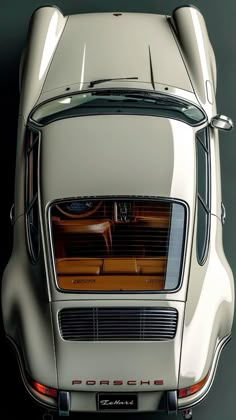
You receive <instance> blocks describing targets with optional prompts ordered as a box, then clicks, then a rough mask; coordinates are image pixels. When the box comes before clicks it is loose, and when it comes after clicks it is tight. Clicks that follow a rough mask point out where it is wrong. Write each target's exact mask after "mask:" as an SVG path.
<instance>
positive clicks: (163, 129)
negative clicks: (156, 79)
mask: <svg viewBox="0 0 236 420" xmlns="http://www.w3.org/2000/svg"><path fill="white" fill-rule="evenodd" d="M194 138H195V130H194V129H193V127H191V126H189V125H187V124H185V123H183V122H180V121H177V120H171V119H168V118H162V117H150V116H142V115H138V116H137V115H93V116H83V117H74V118H67V119H63V120H58V121H55V122H52V123H50V124H48V125H46V126H45V127H43V128H42V138H41V182H40V185H41V189H42V190H41V199H42V200H41V201H42V205H43V207H45V206H46V205H47V204H48V203H50V202H51V201H53V200H56V199H61V198H66V197H68V198H69V197H82V196H83V197H84V196H156V197H157V196H158V197H167V198H175V199H181V200H184V201H186V202H187V203H188V204H189V206H190V207H191V208H193V207H194V201H195V193H196V188H195V170H196V169H195V168H196V163H195V141H194ZM186 179H187V180H188V182H185V181H186Z"/></svg>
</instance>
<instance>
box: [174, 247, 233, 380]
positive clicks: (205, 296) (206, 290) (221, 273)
mask: <svg viewBox="0 0 236 420" xmlns="http://www.w3.org/2000/svg"><path fill="white" fill-rule="evenodd" d="M218 260H219V257H218V255H217V253H216V252H215V251H214V250H212V251H211V261H212V263H211V264H210V265H209V266H208V269H207V272H206V275H205V279H204V281H203V287H202V290H201V294H200V296H199V298H198V303H197V305H196V308H195V311H194V314H193V316H192V318H191V322H190V323H189V325H185V332H184V347H183V353H182V364H181V375H182V376H184V377H186V378H191V379H193V378H195V379H194V382H198V381H200V380H201V379H202V377H203V376H204V375H205V373H206V372H205V371H204V369H205V365H206V362H207V359H208V357H209V356H210V353H209V350H210V349H211V348H212V345H214V343H212V342H211V340H212V336H214V333H213V331H214V330H215V331H216V332H217V330H218V328H219V324H218V320H219V319H220V317H221V314H220V310H221V305H223V304H225V303H227V302H228V303H230V302H231V300H230V296H231V290H230V283H229V281H226V279H225V276H226V272H225V269H224V267H223V266H222V265H221V264H219V263H218V264H217V261H218ZM199 275H200V271H199Z"/></svg>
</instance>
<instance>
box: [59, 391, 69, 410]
mask: <svg viewBox="0 0 236 420" xmlns="http://www.w3.org/2000/svg"><path fill="white" fill-rule="evenodd" d="M58 408H59V416H69V415H70V394H69V392H67V391H59V398H58Z"/></svg>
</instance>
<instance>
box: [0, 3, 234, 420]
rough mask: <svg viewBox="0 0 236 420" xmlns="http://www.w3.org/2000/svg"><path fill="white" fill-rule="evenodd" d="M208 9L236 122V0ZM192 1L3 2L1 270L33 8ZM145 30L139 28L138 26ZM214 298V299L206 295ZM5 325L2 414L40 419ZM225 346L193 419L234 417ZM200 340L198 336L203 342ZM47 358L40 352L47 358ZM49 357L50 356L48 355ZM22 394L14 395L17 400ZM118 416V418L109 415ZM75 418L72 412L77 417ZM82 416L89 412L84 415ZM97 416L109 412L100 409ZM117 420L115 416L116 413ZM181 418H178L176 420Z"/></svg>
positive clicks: (224, 145) (230, 153)
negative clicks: (21, 69) (22, 69)
mask: <svg viewBox="0 0 236 420" xmlns="http://www.w3.org/2000/svg"><path fill="white" fill-rule="evenodd" d="M190 3H191V4H194V5H195V6H197V7H198V8H199V9H200V11H201V12H202V13H203V15H204V17H205V20H206V24H207V27H208V32H209V36H210V39H211V42H212V45H213V48H214V51H215V55H216V61H217V71H218V88H217V103H218V112H219V113H222V114H225V115H228V116H230V117H231V118H232V119H233V121H234V122H235V125H236V101H235V94H236V36H235V32H236V31H235V27H236V26H235V18H236V1H235V0H226V1H225V2H222V1H221V2H217V1H215V0H207V1H206V0H199V1H194V0H192V1H191V2H190ZM190 3H189V2H188V1H184V2H183V1H182V2H181V1H177V0H176V1H175V0H135V1H133V0H120V1H119V0H99V1H98V0H97V1H96V0H80V1H79V0H77V1H76V0H54V1H47V2H44V1H39V0H23V1H19V0H0V57H1V58H0V80H1V90H0V110H1V114H0V115H1V125H0V141H1V154H0V159H1V162H0V163H1V164H0V177H1V178H0V179H1V181H2V182H1V207H0V209H1V210H0V211H1V231H0V232H1V235H0V275H1V274H2V271H3V269H4V267H5V265H6V263H7V261H8V259H9V256H10V253H11V247H12V228H11V224H10V221H9V210H10V207H11V204H12V202H13V183H14V168H15V148H16V136H17V113H18V103H19V94H18V92H19V91H18V66H19V60H20V54H21V50H22V47H23V46H24V42H25V39H26V33H27V29H28V23H29V20H30V17H31V14H32V12H33V11H34V10H35V9H36V8H38V7H40V6H44V5H46V4H53V5H56V6H58V7H60V8H61V10H62V11H63V12H64V14H71V13H72V14H74V13H89V12H106V11H113V12H114V11H116V12H117V11H123V12H125V11H126V12H146V13H161V14H171V11H172V10H173V9H174V8H175V7H177V6H181V5H184V4H190ZM140 30H142V28H140ZM235 136H236V128H235V130H233V131H232V132H230V133H223V132H221V133H220V150H221V171H222V187H223V201H224V204H225V207H226V213H227V218H226V224H225V225H224V236H223V240H224V249H225V253H226V256H227V258H228V261H229V263H230V265H231V267H232V270H233V272H234V275H235V277H236V258H235V234H236V225H235V224H236V219H235V215H236V194H235V189H234V185H235V182H234V181H235V180H236V165H235V161H236V145H235ZM209 298H210V296H209ZM0 327H1V329H0V331H1V335H0V338H1V350H2V351H3V354H2V359H1V362H2V370H1V372H2V374H1V414H3V415H4V417H5V418H12V417H17V416H18V417H22V416H24V415H26V414H28V413H29V414H30V416H31V417H34V418H35V419H38V418H41V416H42V411H41V410H40V409H39V408H38V407H37V406H36V405H35V404H34V403H33V402H32V400H31V398H30V397H29V396H28V394H27V393H26V391H25V389H24V387H23V384H22V381H21V378H20V376H19V373H18V368H17V364H16V361H15V358H14V357H13V354H12V353H11V349H10V348H9V347H8V345H7V343H6V341H5V336H4V332H3V328H2V325H0ZM235 329H236V327H235V323H234V329H233V338H232V340H231V342H230V344H228V346H227V347H226V348H225V350H224V351H223V353H222V355H221V358H220V362H219V365H218V369H217V372H216V377H215V381H214V384H213V386H212V388H211V391H210V393H209V394H208V397H207V398H206V399H205V400H204V401H203V402H202V403H201V404H200V405H199V406H197V407H196V408H195V409H194V420H199V419H201V420H211V419H214V420H219V419H227V420H231V419H232V420H233V419H235V398H236V363H235V358H234V356H235V354H236V331H235ZM200 339H201V337H199V340H200ZM42 357H43V355H42ZM45 357H46V355H45ZM15 397H17V399H18V402H16V401H17V400H16V399H15ZM112 416H113V415H112ZM73 417H74V416H73ZM77 417H78V418H81V419H82V418H86V417H88V415H85V414H80V415H78V416H77ZM91 417H92V418H94V419H95V418H99V419H101V418H103V417H106V418H108V417H110V415H101V414H96V415H93V416H91ZM113 417H116V418H117V419H118V417H119V416H118V415H117V416H113ZM122 417H124V418H126V419H128V418H129V419H132V420H138V418H142V420H143V419H146V420H152V419H153V420H154V418H160V419H163V420H164V419H167V416H164V415H160V416H159V415H156V414H143V415H141V416H140V415H126V414H123V415H122ZM175 418H178V419H180V418H181V415H180V414H179V415H178V417H175Z"/></svg>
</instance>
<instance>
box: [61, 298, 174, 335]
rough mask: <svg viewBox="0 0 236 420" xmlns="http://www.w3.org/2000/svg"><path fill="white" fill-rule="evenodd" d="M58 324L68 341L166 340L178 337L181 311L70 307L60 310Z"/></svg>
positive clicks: (141, 308)
mask: <svg viewBox="0 0 236 420" xmlns="http://www.w3.org/2000/svg"><path fill="white" fill-rule="evenodd" d="M58 326H59V331H60V334H61V337H62V338H63V340H66V341H83V342H105V341H109V342H110V341H116V342H119V341H122V342H123V341H126V342H130V341H135V342H136V341H138V342H139V341H143V342H148V341H149V342H150V341H151V342H154V341H157V342H162V341H169V340H173V339H174V338H175V335H176V331H177V326H178V311H177V310H176V309H175V308H171V307H170V308H169V307H168V308H163V307H155V308H150V307H129V306H127V307H126V306H125V307H123V306H122V307H116V308H114V307H111V308H107V307H91V308H86V307H85V308H80V307H75V308H71V307H69V308H64V309H61V310H60V311H59V312H58Z"/></svg>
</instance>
